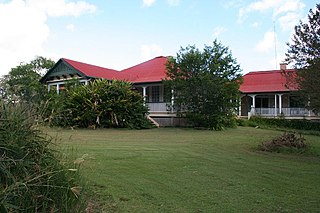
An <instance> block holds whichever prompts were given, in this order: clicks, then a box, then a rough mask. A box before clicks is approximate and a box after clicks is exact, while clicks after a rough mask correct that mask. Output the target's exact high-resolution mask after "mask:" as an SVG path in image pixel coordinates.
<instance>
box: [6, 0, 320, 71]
mask: <svg viewBox="0 0 320 213" xmlns="http://www.w3.org/2000/svg"><path fill="white" fill-rule="evenodd" d="M316 3H317V1H315V0H308V1H307V0H256V1H249V0H231V1H222V0H215V1H214V0H203V1H200V0H82V1H77V0H69V1H68V0H0V27H1V33H0V57H1V63H0V75H3V74H6V73H8V72H9V71H10V68H11V67H15V66H16V65H18V64H19V62H28V61H30V60H32V59H33V58H34V57H35V56H36V55H40V56H45V57H49V58H51V59H53V60H55V61H57V60H58V59H59V58H62V57H64V58H69V59H73V60H78V61H82V62H86V63H91V64H95V65H99V66H103V67H107V68H112V69H118V70H121V69H124V68H127V67H130V66H133V65H136V64H138V63H140V62H143V61H146V60H149V59H151V58H153V57H156V56H160V55H163V56H167V55H173V56H175V55H176V53H177V52H178V51H179V49H180V47H181V46H182V47H185V46H187V45H189V44H190V45H196V46H197V47H198V48H199V49H202V48H203V47H204V45H205V44H206V45H211V44H212V41H213V40H214V39H217V40H218V41H220V42H221V43H222V44H223V45H225V46H228V47H229V48H230V50H231V51H232V54H233V56H234V57H235V58H237V60H238V63H239V64H240V66H241V68H242V69H243V73H247V72H249V71H257V70H270V69H276V68H279V66H278V64H279V63H280V62H281V61H282V60H283V58H284V53H285V52H286V50H287V46H286V42H288V41H290V38H291V35H292V32H293V28H294V26H295V25H296V24H298V23H299V20H301V19H302V20H304V19H305V18H306V16H307V14H308V12H309V9H312V8H314V7H315V5H316ZM274 32H275V34H274ZM275 38H276V39H275Z"/></svg>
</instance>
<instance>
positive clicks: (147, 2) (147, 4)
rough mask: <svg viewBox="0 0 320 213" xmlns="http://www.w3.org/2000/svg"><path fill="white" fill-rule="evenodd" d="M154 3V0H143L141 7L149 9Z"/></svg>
mask: <svg viewBox="0 0 320 213" xmlns="http://www.w3.org/2000/svg"><path fill="white" fill-rule="evenodd" d="M155 2H156V0H143V6H144V7H150V6H151V5H153V4H154V3H155Z"/></svg>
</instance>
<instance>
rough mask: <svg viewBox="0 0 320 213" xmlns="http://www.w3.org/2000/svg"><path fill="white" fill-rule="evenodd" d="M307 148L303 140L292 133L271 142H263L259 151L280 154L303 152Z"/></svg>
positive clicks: (300, 136) (286, 133)
mask: <svg viewBox="0 0 320 213" xmlns="http://www.w3.org/2000/svg"><path fill="white" fill-rule="evenodd" d="M306 148H307V144H306V143H305V138H304V137H303V136H302V135H301V134H300V135H299V136H298V135H297V134H296V133H294V132H285V133H284V134H283V135H282V136H278V137H276V138H274V139H272V140H271V141H265V142H263V143H262V144H261V146H260V150H262V151H268V152H280V151H282V150H291V151H304V150H305V149H306Z"/></svg>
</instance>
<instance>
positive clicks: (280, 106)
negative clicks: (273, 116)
mask: <svg viewBox="0 0 320 213" xmlns="http://www.w3.org/2000/svg"><path fill="white" fill-rule="evenodd" d="M282 95H283V94H278V96H279V114H280V115H281V113H282Z"/></svg>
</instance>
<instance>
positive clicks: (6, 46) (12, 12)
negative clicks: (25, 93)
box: [0, 0, 95, 76]
mask: <svg viewBox="0 0 320 213" xmlns="http://www.w3.org/2000/svg"><path fill="white" fill-rule="evenodd" d="M46 4H47V5H46ZM94 11H95V6H94V5H90V4H88V3H86V2H84V1H77V2H76V1H69V2H67V1H66V0H12V1H8V2H6V3H0V29H1V33H0V58H1V59H2V60H1V64H0V76H2V75H3V74H6V73H8V72H9V71H10V68H12V67H15V66H17V65H18V64H19V63H20V62H28V61H30V60H31V59H33V58H34V57H35V56H36V55H43V54H44V50H43V45H44V44H45V42H46V41H47V38H48V37H49V32H50V29H49V26H48V25H47V19H48V18H49V17H52V16H53V17H56V16H79V15H81V14H84V13H92V12H94ZM69 29H70V26H69ZM43 56H45V55H43Z"/></svg>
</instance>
